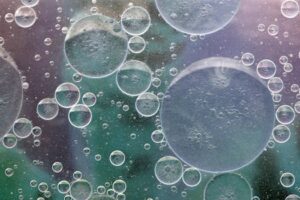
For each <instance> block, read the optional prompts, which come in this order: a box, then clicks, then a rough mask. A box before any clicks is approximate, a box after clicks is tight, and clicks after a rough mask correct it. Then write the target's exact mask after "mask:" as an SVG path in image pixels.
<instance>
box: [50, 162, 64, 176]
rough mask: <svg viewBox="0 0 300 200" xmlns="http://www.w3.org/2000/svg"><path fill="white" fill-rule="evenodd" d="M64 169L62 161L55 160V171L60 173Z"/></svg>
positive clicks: (53, 166) (53, 169)
mask: <svg viewBox="0 0 300 200" xmlns="http://www.w3.org/2000/svg"><path fill="white" fill-rule="evenodd" d="M62 170H63V164H62V163H61V162H54V163H53V164H52V171H53V172H54V173H60V172H61V171H62Z"/></svg>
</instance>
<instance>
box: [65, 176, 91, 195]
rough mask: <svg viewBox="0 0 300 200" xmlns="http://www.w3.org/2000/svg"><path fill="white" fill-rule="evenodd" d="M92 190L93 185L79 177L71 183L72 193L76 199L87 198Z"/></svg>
mask: <svg viewBox="0 0 300 200" xmlns="http://www.w3.org/2000/svg"><path fill="white" fill-rule="evenodd" d="M92 192H93V189H92V185H91V184H90V183H89V182H88V181H87V180H84V179H79V180H76V181H74V182H73V183H72V184H71V188H70V195H71V196H72V198H73V199H74V200H87V199H89V198H90V197H91V196H92Z"/></svg>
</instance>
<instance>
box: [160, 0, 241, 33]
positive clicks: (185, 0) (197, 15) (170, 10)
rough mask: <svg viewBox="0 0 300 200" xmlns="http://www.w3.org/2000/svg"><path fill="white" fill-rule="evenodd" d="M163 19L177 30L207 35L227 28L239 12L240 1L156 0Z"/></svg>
mask: <svg viewBox="0 0 300 200" xmlns="http://www.w3.org/2000/svg"><path fill="white" fill-rule="evenodd" d="M155 2H156V7H157V8H158V11H159V13H160V14H161V16H162V17H163V19H164V20H165V21H166V22H167V23H168V24H169V25H170V26H172V27H173V28H175V29H176V30H178V31H180V32H183V33H187V34H190V35H207V34H210V33H214V32H216V31H218V30H220V29H222V28H223V27H225V26H226V25H227V24H228V23H229V22H230V21H231V20H232V18H233V17H234V16H235V14H236V13H237V12H238V9H239V4H240V0H231V1H224V0H216V1H205V0H200V1H195V0H155Z"/></svg>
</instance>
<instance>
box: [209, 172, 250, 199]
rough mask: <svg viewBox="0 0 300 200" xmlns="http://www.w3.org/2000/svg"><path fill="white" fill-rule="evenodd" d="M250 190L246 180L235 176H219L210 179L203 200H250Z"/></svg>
mask: <svg viewBox="0 0 300 200" xmlns="http://www.w3.org/2000/svg"><path fill="white" fill-rule="evenodd" d="M251 198H252V190H251V186H250V184H249V183H248V181H247V180H246V179H244V178H243V177H241V176H240V175H237V174H221V175H217V176H215V177H214V178H212V179H211V180H210V181H209V182H208V183H207V185H206V186H205V189H204V200H211V199H218V200H221V199H243V200H251Z"/></svg>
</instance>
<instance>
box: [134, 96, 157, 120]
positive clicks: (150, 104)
mask: <svg viewBox="0 0 300 200" xmlns="http://www.w3.org/2000/svg"><path fill="white" fill-rule="evenodd" d="M159 106H160V102H159V99H158V97H157V96H156V95H155V94H152V93H149V92H145V93H143V94H141V95H139V96H138V98H137V99H136V101H135V109H136V111H137V112H138V113H139V114H140V115H141V116H143V117H152V116H154V115H155V114H156V113H157V112H158V110H159Z"/></svg>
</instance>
